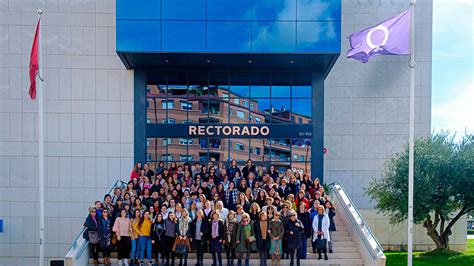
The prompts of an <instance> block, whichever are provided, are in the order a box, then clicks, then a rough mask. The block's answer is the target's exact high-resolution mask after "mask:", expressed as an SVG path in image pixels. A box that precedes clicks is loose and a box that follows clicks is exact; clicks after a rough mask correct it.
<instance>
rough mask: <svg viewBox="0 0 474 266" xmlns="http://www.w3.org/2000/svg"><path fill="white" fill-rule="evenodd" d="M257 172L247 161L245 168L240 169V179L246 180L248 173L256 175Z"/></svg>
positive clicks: (250, 161)
mask: <svg viewBox="0 0 474 266" xmlns="http://www.w3.org/2000/svg"><path fill="white" fill-rule="evenodd" d="M256 172H257V170H256V169H255V165H254V164H253V162H252V160H251V159H248V160H247V163H246V164H245V167H244V168H243V169H242V177H243V178H245V179H247V177H248V175H249V173H254V174H255V173H256Z"/></svg>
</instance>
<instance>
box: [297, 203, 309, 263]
mask: <svg viewBox="0 0 474 266" xmlns="http://www.w3.org/2000/svg"><path fill="white" fill-rule="evenodd" d="M298 220H300V221H301V223H302V224H303V227H304V234H303V236H302V238H303V241H301V247H300V248H299V249H298V255H299V258H300V259H306V254H307V248H308V247H307V240H308V239H309V238H311V215H310V214H309V212H308V211H307V210H306V204H305V203H304V202H300V205H299V206H298Z"/></svg>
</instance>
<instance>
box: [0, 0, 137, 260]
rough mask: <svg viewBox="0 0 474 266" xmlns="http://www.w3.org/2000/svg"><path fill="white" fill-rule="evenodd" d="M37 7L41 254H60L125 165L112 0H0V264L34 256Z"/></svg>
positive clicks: (126, 104)
mask: <svg viewBox="0 0 474 266" xmlns="http://www.w3.org/2000/svg"><path fill="white" fill-rule="evenodd" d="M38 8H42V9H43V10H44V21H43V23H44V25H45V27H44V31H43V36H44V39H43V40H44V46H43V47H44V49H43V51H44V53H45V57H44V66H43V68H44V73H45V81H46V83H45V98H46V106H45V108H46V119H45V120H46V121H45V122H46V128H47V130H46V135H45V137H46V144H45V147H46V158H45V164H46V174H45V186H46V193H45V198H46V246H45V255H46V256H47V257H63V256H64V255H65V254H66V252H67V250H68V248H69V246H70V244H71V242H72V240H73V238H74V237H75V236H76V235H77V233H78V232H79V231H80V230H81V227H82V226H81V225H82V223H83V221H84V215H85V214H86V213H87V211H86V208H87V207H88V206H90V205H92V204H93V201H94V200H97V199H102V197H103V194H104V192H106V191H107V189H108V188H110V186H111V184H112V183H113V182H114V181H115V180H116V179H117V178H119V177H120V176H127V175H128V173H129V171H130V169H131V166H132V165H133V158H132V157H133V71H127V70H125V69H124V67H123V65H122V63H121V62H120V60H119V58H118V56H117V55H116V54H115V0H21V1H20V0H9V1H8V0H0V123H1V125H2V126H1V127H0V219H3V220H4V232H3V233H0V265H37V264H38V263H37V256H38V245H37V243H38V239H39V234H38V227H39V225H38V224H39V223H38V218H37V217H38V203H37V202H38V189H37V188H38V181H37V179H38V174H37V173H38V160H37V155H38V144H37V141H38V130H37V128H38V105H37V102H35V101H31V100H30V99H29V96H28V88H29V76H28V64H29V53H30V49H31V44H32V39H33V33H34V29H35V25H36V21H37V15H36V10H37V9H38ZM35 257H36V258H35Z"/></svg>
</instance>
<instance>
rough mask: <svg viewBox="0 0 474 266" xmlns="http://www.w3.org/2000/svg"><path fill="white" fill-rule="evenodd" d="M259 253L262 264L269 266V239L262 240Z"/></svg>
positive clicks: (261, 265)
mask: <svg viewBox="0 0 474 266" xmlns="http://www.w3.org/2000/svg"><path fill="white" fill-rule="evenodd" d="M258 253H259V257H260V266H267V259H268V242H267V240H262V244H261V245H260V249H259V250H258Z"/></svg>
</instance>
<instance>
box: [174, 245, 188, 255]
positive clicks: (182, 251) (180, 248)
mask: <svg viewBox="0 0 474 266" xmlns="http://www.w3.org/2000/svg"><path fill="white" fill-rule="evenodd" d="M175 252H176V254H177V255H186V254H187V253H188V247H186V245H184V244H179V245H178V246H176V251H175Z"/></svg>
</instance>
